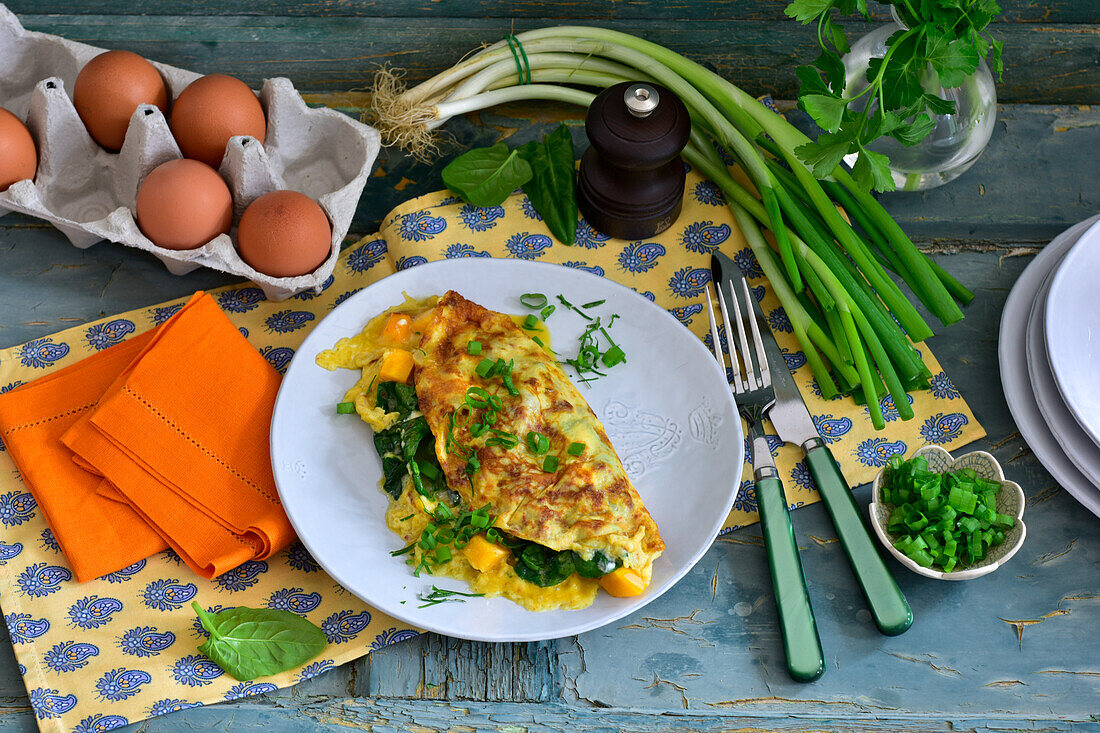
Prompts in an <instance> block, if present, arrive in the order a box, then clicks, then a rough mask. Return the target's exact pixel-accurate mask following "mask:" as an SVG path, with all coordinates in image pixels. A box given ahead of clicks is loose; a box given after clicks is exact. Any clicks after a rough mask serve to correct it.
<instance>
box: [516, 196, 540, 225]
mask: <svg viewBox="0 0 1100 733" xmlns="http://www.w3.org/2000/svg"><path fill="white" fill-rule="evenodd" d="M519 210H520V211H522V212H523V215H524V216H526V217H527V218H528V219H534V220H535V221H542V214H540V213H539V212H537V211H535V205H534V204H533V203H531V199H529V198H528V197H527V196H526V195H525V196H524V197H523V198H522V199H520V202H519Z"/></svg>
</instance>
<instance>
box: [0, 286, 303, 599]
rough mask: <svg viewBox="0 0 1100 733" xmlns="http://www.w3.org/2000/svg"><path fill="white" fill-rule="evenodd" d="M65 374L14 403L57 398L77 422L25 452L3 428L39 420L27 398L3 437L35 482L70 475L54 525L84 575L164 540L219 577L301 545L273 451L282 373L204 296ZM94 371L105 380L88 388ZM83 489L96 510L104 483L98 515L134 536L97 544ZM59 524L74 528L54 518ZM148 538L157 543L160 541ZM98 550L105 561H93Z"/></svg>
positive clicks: (59, 409) (1, 410) (14, 409)
mask: <svg viewBox="0 0 1100 733" xmlns="http://www.w3.org/2000/svg"><path fill="white" fill-rule="evenodd" d="M123 347H125V350H124V351H123ZM116 350H119V351H118V352H117V353H113V352H116ZM108 354H109V355H110V359H104V358H103V357H104V356H105V355H108ZM89 365H90V366H89ZM66 372H69V373H70V374H71V377H70V379H71V381H70V383H69V384H66V385H65V387H66V388H65V389H64V390H57V389H54V388H52V387H51V386H50V384H49V383H48V382H47V384H46V387H45V389H43V387H41V386H40V385H41V384H42V383H43V382H45V381H46V380H37V381H35V382H34V383H32V384H31V385H28V387H23V388H19V389H16V390H14V391H12V392H10V393H9V394H8V395H5V396H4V397H5V398H6V397H11V396H13V395H19V394H20V393H21V392H23V391H24V390H28V391H29V390H31V389H34V390H36V391H37V390H42V391H49V392H50V394H51V395H52V396H53V399H54V402H52V403H51V407H56V410H55V412H56V413H58V414H62V413H64V414H66V415H71V417H70V418H68V419H66V420H65V425H64V426H63V427H62V428H61V429H60V430H57V429H55V430H54V431H53V432H52V433H51V434H50V435H48V436H41V437H45V438H46V440H42V441H41V442H42V443H43V445H44V446H45V447H44V448H41V449H39V451H38V452H37V453H36V452H34V451H30V450H26V449H23V448H22V446H20V448H16V447H15V445H17V444H20V443H21V442H22V439H21V436H22V435H23V432H22V431H20V430H11V429H8V428H6V427H5V425H6V424H8V423H9V422H11V424H13V425H16V427H18V424H17V423H26V422H30V420H27V419H25V418H24V417H23V416H21V415H20V414H19V411H20V410H21V409H22V408H21V406H20V405H21V403H20V402H15V404H13V405H11V406H10V409H7V410H5V405H6V404H7V403H6V402H5V400H4V399H3V398H0V434H3V436H4V439H5V443H7V444H9V445H10V446H12V447H13V450H12V456H13V457H14V458H16V462H17V465H19V466H20V468H21V470H23V471H24V474H26V473H27V468H31V469H32V470H34V471H41V470H47V466H50V467H52V468H49V469H48V470H52V471H55V472H58V473H62V474H64V475H65V476H66V477H67V478H69V479H70V480H69V481H66V482H65V485H64V486H63V487H61V489H60V490H59V491H56V492H55V491H54V489H53V487H52V485H51V487H50V492H51V493H56V494H57V496H55V497H51V500H52V502H53V503H54V504H55V506H56V510H55V511H52V512H51V511H47V517H48V518H49V521H50V525H51V527H53V528H54V532H55V534H56V535H57V536H58V541H59V543H60V544H61V546H62V548H63V549H64V550H65V553H66V557H68V558H69V561H70V565H72V567H73V570H74V572H75V573H76V575H77V579H78V580H87V579H89V578H92V577H98V575H102V574H104V573H105V572H111V571H112V570H117V569H119V568H122V567H125V566H126V565H128V564H131V563H132V562H134V561H135V560H136V559H140V558H141V557H145V556H147V555H149V554H151V553H152V552H156V551H157V550H158V549H161V548H163V547H164V546H165V543H167V545H168V546H170V547H172V548H173V549H174V550H175V551H176V552H177V553H178V554H179V555H180V557H181V558H183V560H184V562H186V563H187V564H188V565H189V566H190V567H191V568H192V569H193V570H194V571H195V572H196V573H198V574H199V575H201V576H203V577H206V578H211V577H214V576H216V575H220V574H222V573H224V572H227V571H229V570H232V569H233V568H235V567H237V566H239V565H241V564H242V563H244V562H245V561H247V560H252V559H262V558H266V557H268V556H270V555H271V554H273V553H275V552H278V551H279V550H281V549H283V548H284V547H286V545H288V544H289V543H290V542H291V541H292V540H293V539H294V531H293V529H292V528H291V526H290V522H289V520H288V519H287V517H286V514H285V513H284V512H283V509H282V506H281V504H280V503H279V500H278V495H277V492H276V489H275V482H274V478H273V477H272V473H271V462H270V458H269V453H268V430H269V425H270V422H271V413H272V409H273V408H274V404H275V395H276V393H277V391H278V388H279V375H278V373H277V372H276V371H275V370H274V369H273V368H272V367H271V365H269V364H268V363H267V361H266V360H265V359H264V358H263V357H262V356H261V355H260V354H259V353H258V352H257V351H256V349H255V348H253V347H252V346H251V345H250V344H249V343H248V341H247V340H245V338H244V337H243V336H242V335H241V334H240V332H239V331H238V330H237V328H236V326H234V325H233V324H232V323H231V322H230V321H229V319H228V318H226V317H225V315H224V314H223V313H222V312H221V310H220V309H219V308H218V306H217V305H216V304H215V303H214V300H213V299H212V298H211V297H210V296H209V295H207V294H206V293H196V294H195V296H193V297H192V298H191V300H190V301H189V302H188V303H187V305H186V306H184V308H183V309H181V310H180V311H179V313H177V314H176V315H175V316H173V317H172V318H171V319H170V320H168V321H167V322H165V323H164V324H163V325H162V326H160V327H159V328H157V329H155V330H153V331H151V332H149V333H147V334H143V335H141V336H138V337H135V338H134V339H132V340H131V341H129V342H127V343H125V344H120V345H119V346H115V347H112V348H110V349H107V350H106V351H103V352H101V353H99V354H96V355H95V356H93V357H90V358H88V359H86V360H84V361H82V362H79V363H78V364H76V365H74V366H72V367H68V368H67V369H65V370H63V371H62V372H58V374H56V375H53V377H52V378H47V379H49V380H51V381H52V380H55V379H56V378H57V377H59V376H61V375H62V374H65V373H66ZM93 375H94V376H95V377H96V381H95V382H94V383H89V382H87V381H86V380H87V379H88V378H89V377H91V376H93ZM67 395H73V396H72V397H66V396H67ZM13 402H14V401H13ZM93 408H94V409H93ZM74 410H75V412H74ZM5 412H9V413H15V414H16V418H17V420H14V421H13V420H9V419H8V418H6V417H5ZM9 434H10V437H9ZM58 438H60V444H58ZM13 439H14V440H15V444H13V443H12V441H13ZM40 439H41V438H40ZM70 451H71V452H70ZM65 464H67V465H65ZM36 483H37V482H36ZM77 486H79V488H80V492H79V496H80V497H82V498H85V499H87V500H89V501H90V499H88V498H87V497H88V494H89V491H88V487H89V486H94V489H93V490H92V492H91V493H93V494H94V499H95V501H96V506H99V505H102V506H103V507H104V508H105V507H121V509H122V510H125V512H126V515H125V516H126V518H127V520H128V522H127V527H126V528H125V530H124V531H120V532H119V533H118V535H117V537H115V538H114V539H113V540H112V541H110V542H107V543H103V542H101V541H99V538H98V537H96V538H91V539H89V537H90V536H91V533H90V532H89V531H86V530H87V529H88V528H86V527H84V526H83V525H77V524H75V523H73V524H70V523H69V522H68V519H67V517H68V515H69V514H75V513H78V512H77V511H76V510H75V508H74V506H73V505H72V497H73V496H74V494H75V492H74V489H75V487H77ZM39 493H41V492H40V491H37V492H36V494H35V496H36V498H37V497H38V495H39ZM104 511H105V510H104ZM116 511H118V510H116ZM59 515H64V516H65V517H66V519H65V520H64V521H60V520H59V521H55V520H54V519H53V517H56V516H59ZM88 523H89V524H90V523H91V522H88ZM134 526H139V527H142V528H143V529H141V530H140V531H139V532H138V533H137V534H135V535H134V536H135V537H138V538H139V539H140V538H144V539H141V541H140V542H138V543H135V542H133V541H131V535H130V532H131V528H132V527H134ZM150 534H152V536H153V537H157V538H158V540H159V541H158V542H150V541H149V535H150ZM62 535H65V537H64V538H62ZM135 545H139V546H140V549H139V547H138V546H135ZM93 548H94V553H95V554H97V555H99V556H100V557H97V558H96V559H95V562H94V563H93V562H92V558H90V557H88V556H89V555H92V554H93ZM138 553H143V554H138ZM123 559H126V560H127V561H126V562H123ZM85 564H89V565H91V566H93V567H94V568H95V571H94V574H93V573H92V572H91V571H85V570H84V569H83V566H84V565H85ZM78 566H80V567H78ZM105 566H108V569H106V570H103V567H105Z"/></svg>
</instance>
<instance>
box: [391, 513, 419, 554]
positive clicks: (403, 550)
mask: <svg viewBox="0 0 1100 733" xmlns="http://www.w3.org/2000/svg"><path fill="white" fill-rule="evenodd" d="M409 516H412V515H411V514H410V515H409ZM415 548H416V543H415V542H410V543H409V544H407V545H405V546H404V547H402V548H401V549H400V550H394V551H393V552H391V553H390V555H392V556H393V557H398V556H399V555H406V554H408V553H410V552H412V551H413V550H414V549H415Z"/></svg>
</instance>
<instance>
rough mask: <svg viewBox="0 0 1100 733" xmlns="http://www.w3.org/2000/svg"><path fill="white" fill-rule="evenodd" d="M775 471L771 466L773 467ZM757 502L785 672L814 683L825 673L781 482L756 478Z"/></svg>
mask: <svg viewBox="0 0 1100 733" xmlns="http://www.w3.org/2000/svg"><path fill="white" fill-rule="evenodd" d="M773 470H774V469H773ZM756 503H757V506H759V508H760V523H761V524H762V525H763V527H764V546H765V548H766V549H767V553H768V567H769V569H770V570H771V574H772V588H773V590H774V591H775V608H776V611H777V612H778V614H779V629H780V631H781V632H782V635H783V651H784V652H785V653H786V655H787V671H788V672H790V674H791V678H792V679H794V680H795V681H796V682H813V681H814V680H816V679H817V678H818V677H820V676H821V675H822V674H824V672H825V657H824V655H823V654H822V652H821V639H820V638H819V637H818V634H817V622H816V621H815V620H814V610H813V608H812V607H811V606H810V594H809V592H808V591H807V590H806V575H805V574H804V573H803V572H802V561H801V560H799V559H798V546H797V545H796V544H795V542H794V529H792V527H791V515H790V513H789V512H788V511H787V498H786V497H785V496H784V495H783V484H782V482H780V480H779V479H777V478H761V479H757V481H756Z"/></svg>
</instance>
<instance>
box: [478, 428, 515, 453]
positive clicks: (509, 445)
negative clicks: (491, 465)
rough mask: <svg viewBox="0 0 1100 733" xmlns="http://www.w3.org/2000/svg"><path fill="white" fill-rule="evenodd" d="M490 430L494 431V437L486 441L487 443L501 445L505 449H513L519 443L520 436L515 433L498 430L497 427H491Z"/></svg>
mask: <svg viewBox="0 0 1100 733" xmlns="http://www.w3.org/2000/svg"><path fill="white" fill-rule="evenodd" d="M489 430H490V432H492V433H493V437H491V438H489V439H488V440H487V441H485V445H499V446H501V447H502V448H504V449H505V450H512V449H513V448H515V447H516V446H517V445H519V438H518V437H516V434H515V433H509V432H508V431H507V430H497V429H496V428H490V429H489Z"/></svg>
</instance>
